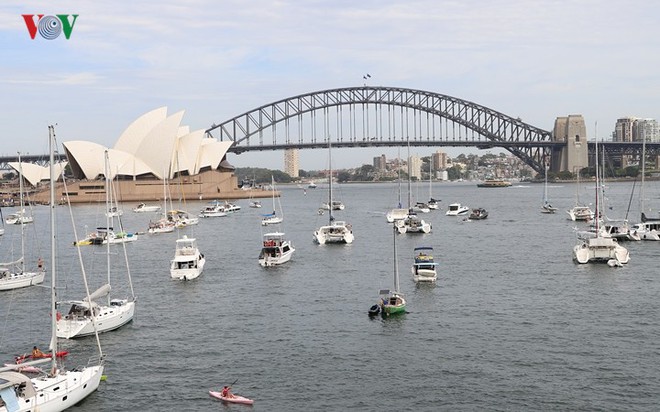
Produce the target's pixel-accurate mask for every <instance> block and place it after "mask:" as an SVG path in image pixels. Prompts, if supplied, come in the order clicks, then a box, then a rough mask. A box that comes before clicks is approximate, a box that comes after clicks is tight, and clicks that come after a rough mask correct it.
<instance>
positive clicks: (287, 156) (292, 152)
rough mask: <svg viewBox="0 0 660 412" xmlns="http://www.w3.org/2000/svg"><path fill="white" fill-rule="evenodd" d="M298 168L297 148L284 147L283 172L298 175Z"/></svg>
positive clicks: (292, 175) (293, 175)
mask: <svg viewBox="0 0 660 412" xmlns="http://www.w3.org/2000/svg"><path fill="white" fill-rule="evenodd" d="M299 169H300V161H299V159H298V149H286V150H285V151H284V173H286V174H288V175H289V176H291V177H299V176H300V175H299V174H298V173H299Z"/></svg>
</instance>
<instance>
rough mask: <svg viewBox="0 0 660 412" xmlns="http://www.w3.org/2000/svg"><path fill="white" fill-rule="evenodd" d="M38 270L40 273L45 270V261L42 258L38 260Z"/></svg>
mask: <svg viewBox="0 0 660 412" xmlns="http://www.w3.org/2000/svg"><path fill="white" fill-rule="evenodd" d="M37 268H38V269H39V271H42V270H43V269H44V260H43V259H42V258H39V259H38V260H37Z"/></svg>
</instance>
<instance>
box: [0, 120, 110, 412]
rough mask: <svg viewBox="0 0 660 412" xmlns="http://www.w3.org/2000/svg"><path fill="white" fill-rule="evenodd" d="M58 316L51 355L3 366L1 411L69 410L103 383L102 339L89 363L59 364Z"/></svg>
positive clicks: (52, 171) (52, 201) (53, 241)
mask: <svg viewBox="0 0 660 412" xmlns="http://www.w3.org/2000/svg"><path fill="white" fill-rule="evenodd" d="M48 129H49V132H50V133H49V135H50V216H51V219H50V222H51V223H50V232H51V288H50V289H51V307H50V313H55V301H56V298H55V297H56V285H57V281H56V274H57V262H56V261H57V258H56V255H55V245H56V240H57V236H56V233H55V228H56V225H55V206H56V203H55V181H56V178H55V167H54V165H55V156H54V139H55V132H54V128H53V126H49V127H48ZM56 322H57V320H56V317H55V316H51V337H50V342H51V355H50V357H49V358H44V359H39V360H33V361H29V362H24V363H21V364H20V365H10V366H7V367H3V368H0V400H1V401H2V403H0V405H3V406H0V410H4V411H11V412H32V411H43V412H46V411H47V412H59V411H63V410H65V409H68V408H70V407H72V406H74V405H76V404H77V403H79V402H80V401H82V400H83V399H85V398H86V397H88V396H89V395H90V394H92V393H93V392H94V391H95V390H96V389H97V388H98V387H99V384H100V382H101V377H102V375H103V369H104V363H105V362H104V355H103V351H102V349H101V344H100V341H99V340H98V337H97V340H96V343H97V348H98V351H99V356H98V357H95V358H93V359H90V362H89V363H88V364H87V366H78V367H76V368H75V369H73V370H65V369H64V368H63V367H62V366H61V365H58V363H57V356H56V354H57V353H58V345H57V336H56V328H57V326H56ZM47 362H50V373H48V374H40V375H38V376H36V377H33V378H30V377H29V376H27V375H25V374H23V373H20V372H17V370H18V369H19V368H21V367H26V366H34V365H39V364H43V363H47Z"/></svg>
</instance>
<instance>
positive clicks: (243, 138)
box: [206, 86, 564, 173]
mask: <svg viewBox="0 0 660 412" xmlns="http://www.w3.org/2000/svg"><path fill="white" fill-rule="evenodd" d="M206 132H207V134H208V135H209V136H211V137H216V138H218V139H220V140H231V141H233V142H234V145H232V147H231V148H230V149H229V150H230V151H231V152H233V153H242V152H246V151H253V150H277V149H287V148H299V149H306V148H323V147H327V146H328V143H329V140H331V143H332V146H333V147H369V146H371V147H379V146H406V145H410V146H471V147H478V148H482V149H486V148H492V147H501V148H504V149H506V150H508V151H509V152H511V153H513V154H514V155H516V156H518V157H519V158H520V159H522V160H523V161H524V162H525V163H526V164H528V165H529V166H531V167H532V168H533V169H534V170H536V171H537V172H538V173H542V172H543V159H544V158H547V157H548V156H550V155H551V153H552V148H553V147H563V146H564V144H563V143H557V142H553V141H552V136H551V132H549V131H546V130H542V129H539V128H537V127H534V126H532V125H529V124H527V123H524V122H523V121H521V120H520V119H517V118H513V117H510V116H507V115H505V114H503V113H500V112H497V111H495V110H492V109H489V108H487V107H485V106H482V105H479V104H476V103H473V102H470V101H467V100H462V99H458V98H455V97H451V96H447V95H442V94H438V93H433V92H428V91H423V90H413V89H404V88H397V87H372V86H364V87H347V88H340V89H331V90H322V91H317V92H312V93H307V94H302V95H299V96H295V97H290V98H287V99H283V100H280V101H277V102H274V103H269V104H266V105H263V106H261V107H258V108H256V109H254V110H251V111H249V112H246V113H243V114H241V115H238V116H236V117H234V118H232V119H229V120H227V121H225V122H223V123H220V124H217V125H216V124H214V125H213V126H211V127H210V128H209V129H207V130H206Z"/></svg>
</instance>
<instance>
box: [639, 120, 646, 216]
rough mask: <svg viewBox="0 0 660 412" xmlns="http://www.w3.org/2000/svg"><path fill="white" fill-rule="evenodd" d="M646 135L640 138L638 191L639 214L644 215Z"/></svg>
mask: <svg viewBox="0 0 660 412" xmlns="http://www.w3.org/2000/svg"><path fill="white" fill-rule="evenodd" d="M645 168H646V133H644V137H643V138H642V187H641V188H640V189H639V209H640V214H641V213H644V176H645V175H646V170H645Z"/></svg>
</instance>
